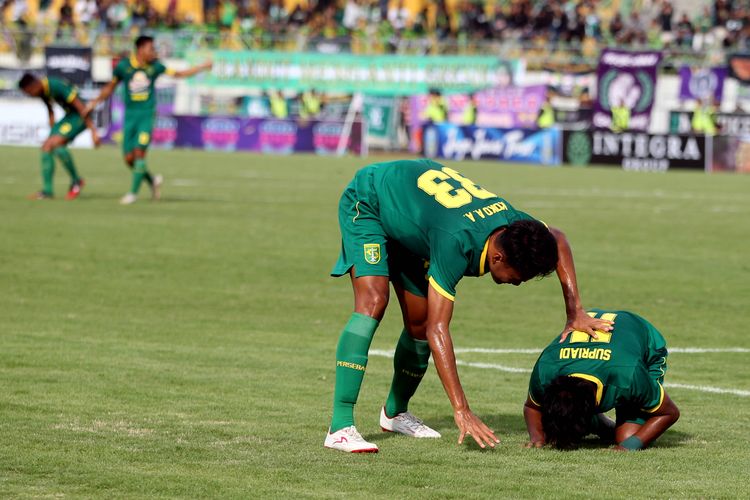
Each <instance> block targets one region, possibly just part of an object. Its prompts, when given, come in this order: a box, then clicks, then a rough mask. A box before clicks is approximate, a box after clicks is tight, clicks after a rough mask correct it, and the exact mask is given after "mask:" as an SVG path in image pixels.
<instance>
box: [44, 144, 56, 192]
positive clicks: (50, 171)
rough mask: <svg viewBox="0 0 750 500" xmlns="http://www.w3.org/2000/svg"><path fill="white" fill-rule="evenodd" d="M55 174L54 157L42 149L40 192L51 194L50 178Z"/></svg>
mask: <svg viewBox="0 0 750 500" xmlns="http://www.w3.org/2000/svg"><path fill="white" fill-rule="evenodd" d="M54 175H55V159H54V158H53V157H52V155H51V154H50V153H46V152H44V151H42V192H43V193H44V194H48V195H50V196H52V191H53V188H52V178H53V177H54Z"/></svg>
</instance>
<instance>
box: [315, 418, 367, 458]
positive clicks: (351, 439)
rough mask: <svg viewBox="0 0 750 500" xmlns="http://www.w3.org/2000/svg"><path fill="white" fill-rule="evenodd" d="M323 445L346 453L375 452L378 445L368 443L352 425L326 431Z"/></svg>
mask: <svg viewBox="0 0 750 500" xmlns="http://www.w3.org/2000/svg"><path fill="white" fill-rule="evenodd" d="M323 446H325V447H326V448H330V449H332V450H339V451H345V452H347V453H377V452H378V445H376V444H375V443H368V442H367V441H365V439H364V438H363V437H362V435H361V434H360V433H359V432H357V428H356V427H354V426H353V425H350V426H349V427H344V428H343V429H340V430H338V431H336V432H334V433H331V432H328V434H327V435H326V440H325V442H324V443H323Z"/></svg>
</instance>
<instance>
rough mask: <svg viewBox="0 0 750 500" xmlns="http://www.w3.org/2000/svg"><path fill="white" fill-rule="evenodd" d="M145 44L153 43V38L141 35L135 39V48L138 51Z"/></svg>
mask: <svg viewBox="0 0 750 500" xmlns="http://www.w3.org/2000/svg"><path fill="white" fill-rule="evenodd" d="M147 43H154V37H152V36H148V35H141V36H139V37H138V38H136V39H135V48H136V49H140V48H141V47H143V46H144V45H146V44H147Z"/></svg>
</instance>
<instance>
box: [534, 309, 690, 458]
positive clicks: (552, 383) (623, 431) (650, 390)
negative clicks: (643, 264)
mask: <svg viewBox="0 0 750 500" xmlns="http://www.w3.org/2000/svg"><path fill="white" fill-rule="evenodd" d="M589 315H591V316H592V317H594V318H601V319H608V320H611V321H615V322H616V323H615V327H614V329H613V330H612V331H611V332H609V333H607V332H598V338H597V339H593V338H591V337H590V336H589V335H588V334H586V333H583V332H575V331H574V332H573V333H572V334H570V335H569V336H565V335H561V336H558V337H556V338H555V340H553V341H552V343H551V344H550V345H548V346H547V347H546V348H545V349H544V351H542V354H541V355H540V356H539V359H538V360H537V362H536V364H535V365H534V370H533V372H532V374H531V381H530V382H529V395H528V398H527V400H526V404H525V405H524V410H523V414H524V419H525V420H526V427H527V429H528V431H529V440H530V442H529V443H528V445H527V446H528V447H537V448H540V447H542V446H544V445H545V444H550V445H552V446H554V447H556V448H558V449H563V450H569V449H574V448H577V447H578V445H579V444H580V442H581V440H582V439H583V438H584V437H586V436H587V435H588V434H598V435H599V436H600V437H601V438H602V439H603V440H605V442H608V443H612V442H614V443H615V444H616V445H617V446H616V449H618V450H640V449H641V448H645V447H646V446H648V445H649V444H651V443H652V442H653V441H654V440H655V439H656V438H658V437H659V436H661V435H662V434H663V433H664V431H666V430H667V429H669V427H671V426H672V424H674V423H675V422H676V421H677V419H678V418H679V417H680V411H679V410H678V409H677V406H675V404H674V403H673V402H672V400H671V399H670V398H669V396H668V395H667V394H666V392H664V388H663V386H662V384H663V382H664V373H665V372H666V370H667V345H666V342H665V341H664V337H662V335H661V333H659V331H658V330H657V329H656V328H654V326H653V325H651V323H649V322H648V321H646V320H645V319H643V318H641V317H640V316H638V315H637V314H633V313H630V312H627V311H612V312H608V311H603V310H601V309H592V310H591V311H589ZM612 408H614V409H615V411H616V419H617V421H616V422H613V421H612V420H611V419H609V418H608V417H606V416H605V415H604V412H606V411H609V410H611V409H612Z"/></svg>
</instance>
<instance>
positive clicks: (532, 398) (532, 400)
mask: <svg viewBox="0 0 750 500" xmlns="http://www.w3.org/2000/svg"><path fill="white" fill-rule="evenodd" d="M529 401H531V402H532V403H534V404H535V405H537V406H538V407H539V408H541V407H542V405H540V404H539V403H537V402H536V401H534V397H533V396H532V395H531V391H529Z"/></svg>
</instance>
